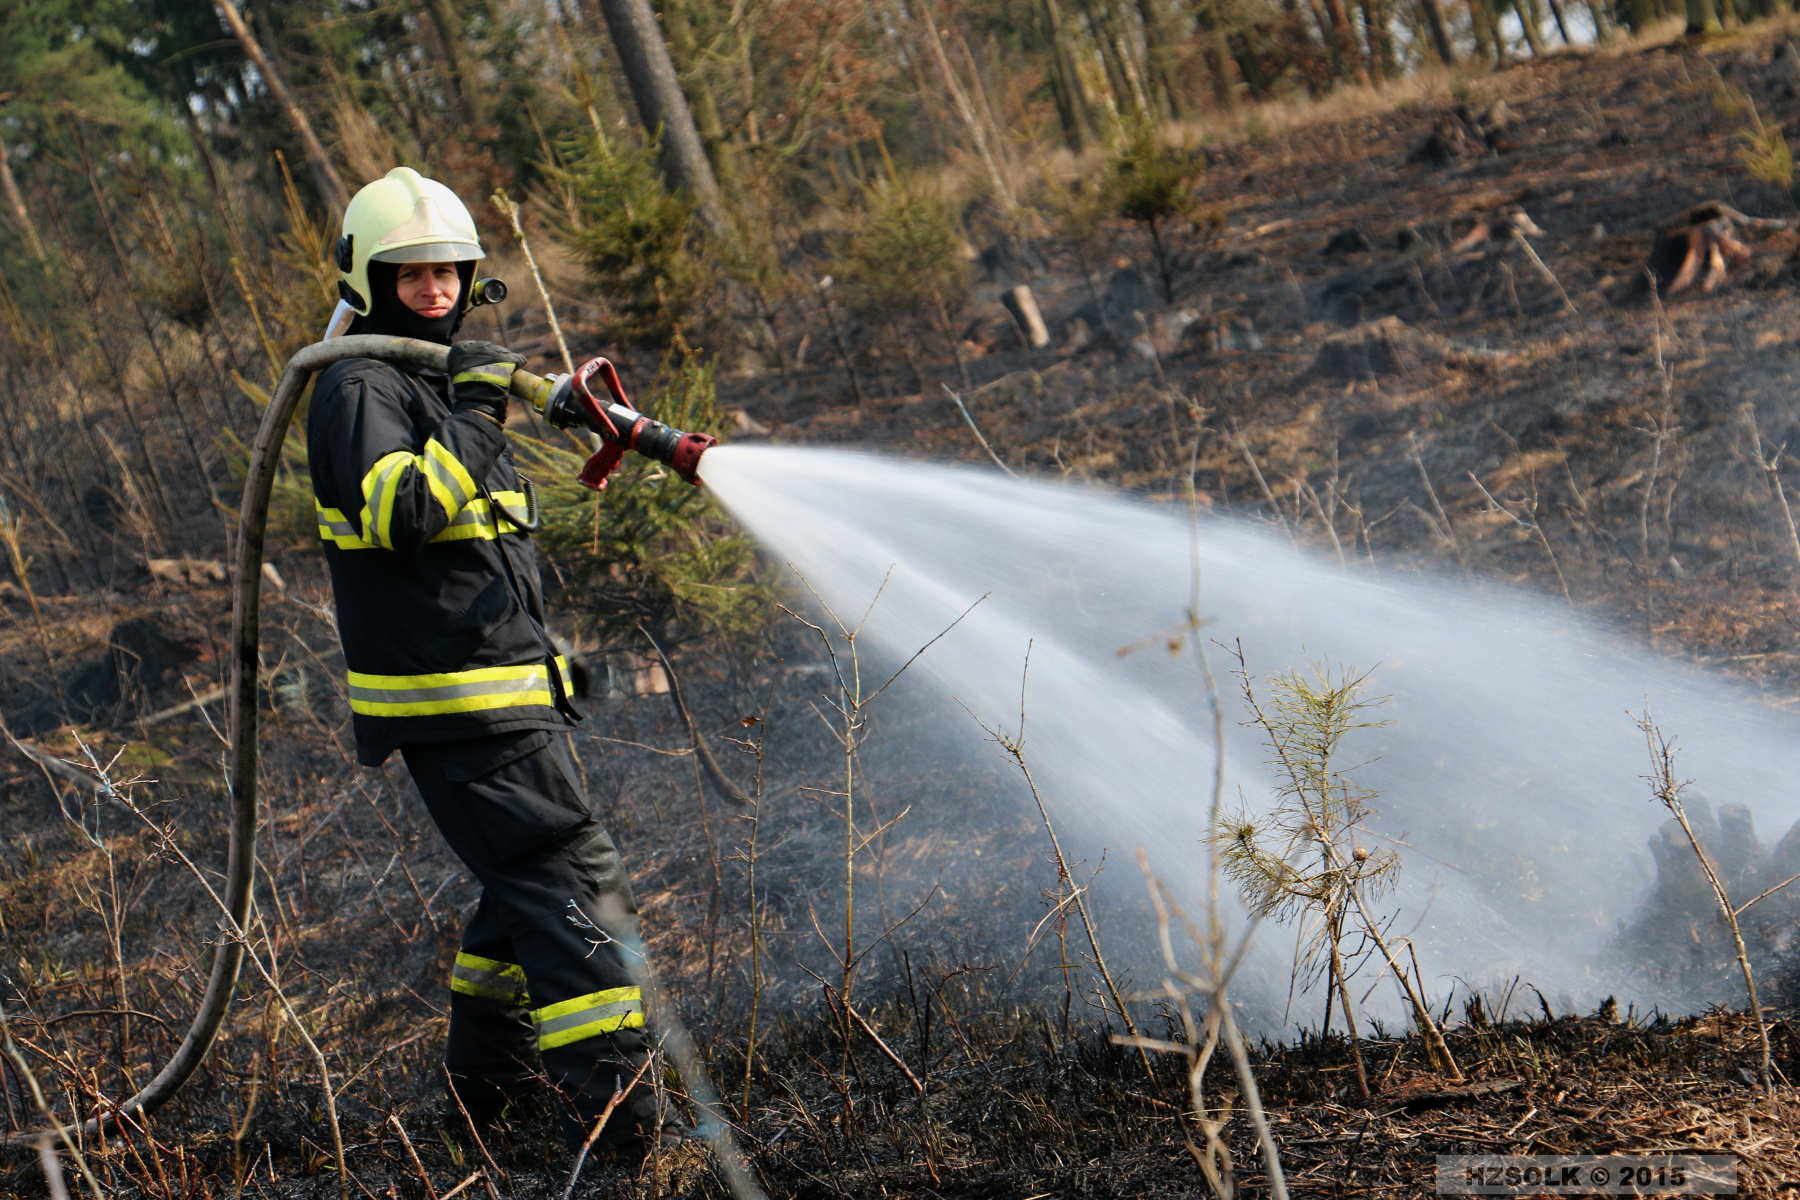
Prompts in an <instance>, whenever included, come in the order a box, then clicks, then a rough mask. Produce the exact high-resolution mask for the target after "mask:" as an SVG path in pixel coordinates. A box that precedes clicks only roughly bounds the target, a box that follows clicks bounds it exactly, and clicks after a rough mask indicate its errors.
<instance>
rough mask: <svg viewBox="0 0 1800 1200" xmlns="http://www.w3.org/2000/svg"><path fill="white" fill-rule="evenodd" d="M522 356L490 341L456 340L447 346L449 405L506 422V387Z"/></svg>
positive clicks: (456, 409) (458, 409)
mask: <svg viewBox="0 0 1800 1200" xmlns="http://www.w3.org/2000/svg"><path fill="white" fill-rule="evenodd" d="M524 362H525V356H524V355H523V354H520V353H518V352H516V351H513V350H508V349H507V348H506V347H505V346H500V345H496V344H495V343H493V342H458V343H456V344H455V345H454V346H452V347H450V407H451V410H452V411H454V412H463V411H469V410H472V411H475V412H479V413H481V414H482V415H483V416H485V417H487V418H488V419H489V420H492V421H494V422H495V423H496V424H501V425H504V424H505V423H506V395H507V388H508V387H509V386H510V385H511V383H512V376H513V370H514V369H515V368H517V367H519V366H522V365H523V364H524Z"/></svg>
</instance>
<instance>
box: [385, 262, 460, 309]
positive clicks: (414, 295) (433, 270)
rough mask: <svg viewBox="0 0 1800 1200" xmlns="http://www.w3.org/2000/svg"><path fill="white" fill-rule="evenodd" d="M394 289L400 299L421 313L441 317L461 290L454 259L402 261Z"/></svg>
mask: <svg viewBox="0 0 1800 1200" xmlns="http://www.w3.org/2000/svg"><path fill="white" fill-rule="evenodd" d="M395 291H397V292H398V293H399V294H400V303H402V304H404V305H406V307H408V308H410V309H412V310H413V311H414V312H416V313H418V314H419V315H420V316H421V317H441V316H443V315H444V314H445V313H447V312H449V311H450V310H451V308H453V307H454V306H455V305H456V300H457V297H458V296H460V295H461V294H462V278H461V277H460V276H458V275H457V273H456V264H455V263H448V262H440V263H424V262H421V263H401V264H400V277H399V280H398V281H397V282H396V284H395Z"/></svg>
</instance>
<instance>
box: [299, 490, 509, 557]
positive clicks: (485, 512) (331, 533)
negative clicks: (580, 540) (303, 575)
mask: <svg viewBox="0 0 1800 1200" xmlns="http://www.w3.org/2000/svg"><path fill="white" fill-rule="evenodd" d="M493 496H494V499H495V500H496V501H498V502H499V503H500V504H501V505H502V506H503V507H506V508H511V509H521V508H523V507H524V506H525V493H524V492H495V493H494V494H493ZM313 505H314V507H315V508H316V509H317V510H318V517H319V537H320V539H321V540H323V541H327V542H331V543H332V544H334V545H336V546H337V548H338V549H340V550H380V549H383V547H382V546H379V545H377V544H376V543H374V542H371V541H369V540H367V539H366V538H364V537H363V536H362V535H361V534H359V533H358V532H357V526H356V524H355V523H354V522H352V521H351V520H350V519H349V518H348V517H346V516H345V515H344V514H343V512H342V511H341V510H339V509H335V508H327V507H326V506H325V505H323V504H320V503H319V502H318V500H317V499H316V498H315V499H314V500H313ZM363 511H364V516H365V520H366V517H367V514H368V510H367V509H365V510H363ZM517 532H519V527H518V526H517V525H514V524H513V523H512V522H511V521H509V520H507V519H506V518H505V517H500V518H499V520H498V522H496V520H495V518H494V514H493V510H492V507H491V506H490V505H489V504H488V502H487V498H486V497H484V496H477V497H476V498H475V499H474V500H472V501H470V502H469V504H468V505H467V506H465V507H464V508H463V510H462V511H461V512H459V513H457V514H456V516H455V517H453V518H451V520H450V523H449V524H448V525H446V526H444V528H443V529H441V530H440V531H439V532H438V534H437V536H436V537H434V538H432V539H431V540H432V541H434V542H462V541H469V540H472V539H478V540H484V541H492V540H493V539H494V538H496V537H498V536H499V535H500V534H502V533H517Z"/></svg>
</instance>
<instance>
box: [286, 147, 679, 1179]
mask: <svg viewBox="0 0 1800 1200" xmlns="http://www.w3.org/2000/svg"><path fill="white" fill-rule="evenodd" d="M481 257H483V252H482V249H481V242H480V239H479V237H478V235H477V233H476V229H475V223H474V221H473V220H472V219H471V218H470V216H469V212H468V209H467V208H465V207H464V206H463V204H462V202H461V201H460V200H458V199H457V198H456V196H455V194H454V193H452V192H451V191H450V190H449V189H448V188H446V187H445V186H443V185H442V184H440V183H437V182H435V181H434V180H430V179H426V178H423V177H422V176H420V175H419V174H418V172H416V171H413V170H412V169H410V168H407V167H399V168H396V169H395V170H393V171H390V172H388V174H387V176H386V177H385V178H382V179H378V180H376V181H375V182H373V183H371V184H369V185H368V186H367V187H365V188H363V189H362V190H361V191H359V192H358V193H357V194H356V196H355V198H354V199H352V200H351V202H350V205H349V207H348V209H346V211H345V213H344V226H343V237H342V238H341V239H339V241H338V243H337V266H338V269H339V270H340V271H341V272H342V282H341V283H340V284H339V292H340V294H341V295H342V297H343V299H344V300H345V301H346V302H347V303H348V304H349V305H350V307H351V308H353V309H355V310H356V313H357V316H356V318H355V319H354V321H353V322H352V323H351V326H350V329H349V332H351V333H364V334H389V335H398V336H402V337H410V338H418V339H420V340H422V341H428V342H437V343H440V344H442V345H448V346H450V356H449V368H448V371H447V373H442V374H440V373H436V372H432V371H424V370H418V369H414V368H409V367H399V366H395V365H392V364H389V363H386V362H378V361H375V360H372V359H352V360H349V361H345V362H341V363H338V364H336V365H335V366H333V367H331V368H330V369H328V370H327V371H325V372H324V374H322V375H321V376H320V377H319V380H318V383H317V385H316V387H315V389H314V393H313V400H312V407H311V413H310V415H309V417H308V419H307V449H308V453H309V462H310V468H311V472H312V483H313V492H314V497H315V501H316V503H317V507H318V518H319V536H320V537H321V538H323V539H324V542H325V557H326V561H327V563H328V565H329V567H330V571H331V584H332V591H333V593H334V595H335V597H336V602H337V617H338V632H339V636H340V638H341V639H342V642H343V647H344V660H345V663H346V665H347V667H348V668H349V695H350V708H351V711H352V714H353V715H352V723H353V725H354V728H355V734H356V747H357V758H358V760H359V761H360V762H361V763H362V764H363V765H364V766H370V767H373V766H378V765H380V764H381V763H382V762H384V761H385V760H386V759H387V758H388V756H389V755H391V754H392V753H393V752H395V751H399V753H400V755H401V757H402V759H403V760H404V761H405V763H406V768H407V770H408V771H409V772H410V773H411V775H412V778H413V781H414V783H416V784H417V785H418V789H419V794H420V796H422V797H423V798H424V801H425V805H426V807H427V808H428V809H429V810H430V812H431V816H432V819H433V820H434V821H435V822H436V823H437V827H438V829H439V830H440V831H441V832H442V833H443V835H444V840H445V841H447V842H448V843H449V844H450V848H451V849H452V850H454V851H455V852H456V855H457V857H458V858H460V859H461V860H462V861H463V864H464V865H465V866H466V867H467V868H468V869H469V871H470V873H471V874H473V875H474V877H475V878H476V880H478V881H479V882H480V884H481V889H482V890H481V899H480V902H479V904H478V905H477V907H476V909H475V914H474V916H473V917H472V918H471V919H470V921H469V924H468V928H467V929H466V930H465V931H464V933H463V938H462V947H461V949H460V951H459V952H458V953H457V956H456V965H455V968H454V970H453V971H452V974H451V978H450V1034H449V1044H448V1047H447V1049H446V1053H445V1065H446V1068H447V1076H448V1078H449V1081H450V1083H451V1085H452V1086H453V1088H454V1090H455V1097H454V1099H455V1100H456V1101H459V1102H460V1104H461V1106H462V1107H463V1108H466V1109H467V1110H468V1111H469V1113H470V1115H471V1116H472V1117H473V1118H475V1119H476V1120H477V1122H481V1123H486V1122H492V1121H494V1120H497V1119H498V1118H499V1117H500V1116H502V1115H503V1114H504V1113H505V1112H506V1111H507V1109H508V1106H509V1105H511V1104H513V1103H514V1102H516V1101H519V1100H522V1099H523V1098H524V1097H525V1096H526V1095H527V1094H529V1093H531V1092H532V1091H534V1090H535V1088H536V1087H537V1086H539V1085H538V1083H537V1081H538V1080H539V1079H543V1078H547V1079H548V1081H549V1084H550V1086H551V1089H552V1091H553V1092H554V1093H557V1094H559V1095H560V1098H561V1099H560V1101H559V1105H558V1106H559V1108H560V1109H561V1111H562V1113H563V1119H564V1128H565V1131H566V1132H567V1133H568V1134H569V1135H570V1136H571V1137H572V1138H574V1139H575V1140H577V1141H579V1140H581V1139H583V1138H585V1137H586V1135H587V1133H588V1131H589V1130H591V1129H592V1127H593V1125H594V1124H595V1123H596V1122H597V1119H598V1118H599V1116H600V1114H601V1113H602V1111H603V1110H604V1109H605V1107H606V1104H607V1102H608V1101H609V1100H610V1099H611V1097H612V1096H613V1094H614V1091H615V1089H618V1090H622V1091H624V1092H625V1093H626V1097H625V1099H624V1100H623V1101H622V1102H621V1103H620V1104H619V1105H618V1106H617V1107H616V1108H615V1110H614V1112H613V1114H612V1116H611V1117H610V1118H609V1119H608V1121H607V1124H606V1127H605V1129H604V1130H603V1132H602V1136H601V1139H600V1141H599V1142H597V1143H596V1145H597V1146H598V1147H600V1148H602V1149H604V1150H610V1151H612V1152H614V1153H616V1154H619V1155H641V1154H642V1153H644V1151H645V1150H646V1149H647V1145H648V1142H649V1140H650V1139H651V1138H653V1137H654V1136H656V1134H655V1130H656V1129H657V1124H658V1123H657V1109H656V1103H655V1099H654V1095H653V1092H652V1090H651V1089H650V1087H649V1085H648V1083H647V1082H645V1081H639V1083H638V1084H637V1086H636V1087H632V1086H631V1084H632V1080H633V1078H634V1076H636V1075H638V1073H639V1068H640V1067H641V1066H642V1064H643V1063H644V1061H645V1057H646V1053H647V1048H648V1043H647V1040H646V1036H645V1033H644V1028H643V1026H644V1006H643V997H642V993H641V992H640V990H639V986H638V982H637V980H638V977H639V976H638V973H637V971H636V970H635V969H634V961H633V960H634V959H636V958H638V957H639V956H640V955H641V953H642V948H641V943H640V942H639V939H638V922H637V906H636V903H635V902H634V901H633V899H632V896H631V889H630V886H629V882H628V880H627V876H626V872H625V867H624V864H623V863H622V861H621V860H620V857H619V853H618V850H617V849H616V848H615V847H614V846H613V843H612V841H611V839H610V838H608V836H607V835H606V833H605V831H604V830H602V829H601V827H600V825H599V823H598V822H597V821H596V820H595V818H594V815H593V812H592V810H591V808H590V807H589V804H588V801H587V798H586V793H585V789H584V787H583V785H582V780H581V777H580V773H579V771H578V770H577V769H576V767H575V764H574V762H573V759H572V755H571V754H570V751H569V748H568V744H567V743H568V738H567V736H566V731H567V729H568V727H569V726H570V725H571V724H572V723H574V722H575V721H578V720H580V719H581V716H580V714H579V713H578V712H577V711H576V709H575V707H574V705H573V704H572V703H571V702H570V698H569V692H570V682H569V675H568V673H567V671H568V668H567V664H566V662H565V661H564V660H563V659H561V658H560V657H559V656H558V654H557V651H556V647H555V643H554V641H553V640H552V638H551V636H550V634H549V633H548V632H547V631H546V629H545V619H544V601H543V594H542V588H541V581H540V579H539V575H538V565H537V555H536V552H535V550H534V548H533V546H532V543H531V538H530V536H529V535H530V532H531V531H532V530H533V529H534V528H535V527H536V516H537V511H536V496H535V493H534V491H533V489H532V486H531V482H530V481H529V480H527V479H526V478H525V477H524V476H522V475H521V474H519V472H518V470H517V468H516V467H515V466H514V464H513V459H512V455H511V453H510V452H509V450H508V444H507V439H506V435H505V433H504V432H503V429H502V426H503V424H504V422H505V419H506V409H507V394H508V393H507V385H508V383H509V381H510V379H511V376H512V372H513V369H514V368H515V367H516V366H518V365H520V364H522V363H523V362H524V361H525V359H524V356H523V355H519V354H515V353H513V352H512V351H510V350H507V349H505V348H503V347H501V346H498V345H495V344H494V343H492V342H481V341H461V342H456V341H453V339H454V338H455V336H456V331H457V327H458V326H459V325H460V324H461V323H462V318H463V315H464V313H465V312H467V310H468V303H467V301H468V298H469V295H470V285H471V283H472V281H473V278H474V267H475V262H476V260H477V259H480V258H481ZM450 1111H451V1112H452V1113H455V1111H456V1110H455V1107H454V1106H453V1107H452V1108H451V1110H450ZM458 1120H460V1117H458Z"/></svg>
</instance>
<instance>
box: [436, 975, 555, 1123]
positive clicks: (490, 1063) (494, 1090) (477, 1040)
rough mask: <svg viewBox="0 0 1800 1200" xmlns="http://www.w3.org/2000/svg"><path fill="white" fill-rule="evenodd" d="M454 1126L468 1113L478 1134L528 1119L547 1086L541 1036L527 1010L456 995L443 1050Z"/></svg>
mask: <svg viewBox="0 0 1800 1200" xmlns="http://www.w3.org/2000/svg"><path fill="white" fill-rule="evenodd" d="M444 1069H445V1077H446V1088H445V1093H446V1096H447V1098H448V1100H449V1112H448V1113H446V1116H449V1117H453V1118H455V1119H453V1120H452V1121H451V1124H452V1125H453V1126H454V1125H456V1124H459V1123H461V1121H460V1118H461V1116H462V1114H463V1113H465V1112H466V1113H467V1114H468V1121H469V1123H472V1124H473V1125H474V1126H475V1128H476V1130H477V1131H478V1132H480V1131H485V1130H487V1129H490V1128H492V1127H493V1126H495V1125H497V1124H499V1123H500V1122H502V1121H505V1120H510V1119H514V1118H517V1117H521V1116H526V1115H529V1110H530V1109H531V1108H533V1107H535V1106H534V1105H533V1104H532V1103H531V1101H532V1100H533V1099H534V1098H535V1097H537V1096H539V1095H541V1094H542V1092H543V1090H544V1083H543V1078H542V1072H541V1071H540V1069H539V1066H538V1062H537V1034H536V1031H535V1029H534V1028H533V1026H532V1024H531V1018H530V1016H529V1015H528V1014H527V1010H526V1009H525V1008H524V1007H523V1006H515V1005H510V1004H503V1003H500V1002H498V1001H494V1000H488V999H484V998H481V997H478V996H469V995H465V994H463V993H461V992H452V993H451V996H450V1038H449V1044H448V1046H446V1048H445V1051H444Z"/></svg>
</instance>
